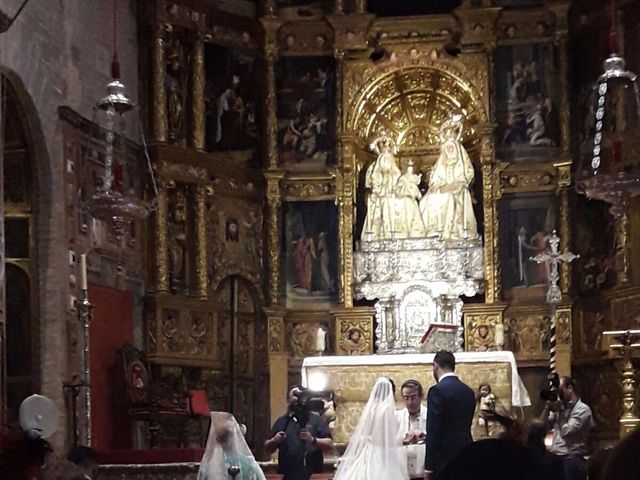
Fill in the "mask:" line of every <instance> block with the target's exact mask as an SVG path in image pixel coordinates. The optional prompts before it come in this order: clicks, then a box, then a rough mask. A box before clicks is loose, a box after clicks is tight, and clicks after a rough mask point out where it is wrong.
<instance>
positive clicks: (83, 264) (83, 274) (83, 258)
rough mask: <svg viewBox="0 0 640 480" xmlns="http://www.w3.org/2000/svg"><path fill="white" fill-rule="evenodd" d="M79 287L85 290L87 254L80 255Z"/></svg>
mask: <svg viewBox="0 0 640 480" xmlns="http://www.w3.org/2000/svg"><path fill="white" fill-rule="evenodd" d="M80 289H81V290H87V254H86V253H83V254H81V255H80Z"/></svg>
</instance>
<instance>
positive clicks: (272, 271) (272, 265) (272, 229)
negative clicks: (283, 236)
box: [264, 171, 284, 305]
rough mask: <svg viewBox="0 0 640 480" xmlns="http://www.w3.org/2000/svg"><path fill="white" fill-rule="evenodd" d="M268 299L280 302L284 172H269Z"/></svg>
mask: <svg viewBox="0 0 640 480" xmlns="http://www.w3.org/2000/svg"><path fill="white" fill-rule="evenodd" d="M264 175H265V178H266V180H267V208H268V211H267V222H266V223H267V269H268V277H267V298H268V301H269V305H277V304H278V302H279V301H280V217H281V215H280V206H281V203H282V202H281V198H280V181H281V180H282V178H283V177H284V172H279V171H267V172H265V174H264Z"/></svg>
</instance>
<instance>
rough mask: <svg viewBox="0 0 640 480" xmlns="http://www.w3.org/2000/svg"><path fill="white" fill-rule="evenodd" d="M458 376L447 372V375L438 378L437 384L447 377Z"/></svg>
mask: <svg viewBox="0 0 640 480" xmlns="http://www.w3.org/2000/svg"><path fill="white" fill-rule="evenodd" d="M457 376H458V375H456V374H455V373H453V372H447V373H443V374H442V375H440V378H439V379H438V383H440V382H441V381H442V379H443V378H447V377H457Z"/></svg>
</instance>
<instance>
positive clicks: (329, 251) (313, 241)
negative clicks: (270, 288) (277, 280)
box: [281, 201, 338, 309]
mask: <svg viewBox="0 0 640 480" xmlns="http://www.w3.org/2000/svg"><path fill="white" fill-rule="evenodd" d="M337 217H338V215H337V208H336V205H335V203H334V202H332V201H318V202H287V203H285V208H284V225H285V228H284V233H283V235H284V238H283V240H282V252H281V258H282V260H283V267H282V272H284V274H283V275H281V278H282V280H283V285H282V289H283V293H284V295H285V297H286V305H287V308H301V309H321V308H326V307H328V306H330V305H333V304H334V303H335V302H336V298H337V297H336V295H337V292H338V218H337Z"/></svg>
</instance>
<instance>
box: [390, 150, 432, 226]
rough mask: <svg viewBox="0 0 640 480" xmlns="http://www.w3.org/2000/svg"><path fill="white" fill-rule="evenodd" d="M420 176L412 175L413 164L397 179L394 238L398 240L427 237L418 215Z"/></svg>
mask: <svg viewBox="0 0 640 480" xmlns="http://www.w3.org/2000/svg"><path fill="white" fill-rule="evenodd" d="M421 177H422V174H418V175H417V174H415V173H413V162H411V161H410V162H409V165H408V166H407V171H406V172H404V173H403V174H402V175H401V176H400V178H399V179H398V184H397V185H396V197H397V200H396V236H397V237H398V238H420V237H425V236H426V235H427V231H426V230H425V228H424V223H423V222H422V215H420V207H419V206H418V200H420V197H421V196H422V194H421V193H420V190H419V189H418V185H419V184H420V179H421Z"/></svg>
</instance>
